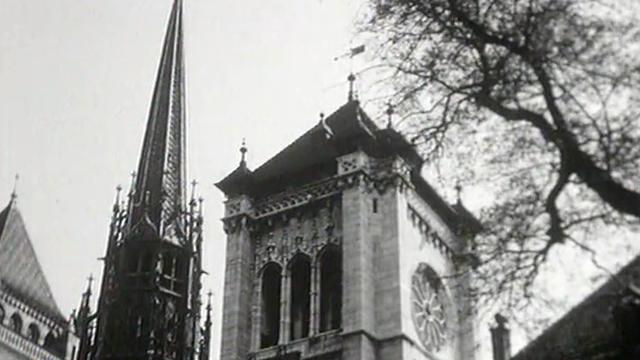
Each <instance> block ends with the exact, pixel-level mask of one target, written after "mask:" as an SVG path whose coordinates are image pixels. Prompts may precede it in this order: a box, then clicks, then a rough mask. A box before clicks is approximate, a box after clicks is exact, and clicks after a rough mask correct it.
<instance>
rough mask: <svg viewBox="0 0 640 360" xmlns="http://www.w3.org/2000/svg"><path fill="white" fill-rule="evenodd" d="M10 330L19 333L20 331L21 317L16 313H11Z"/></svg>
mask: <svg viewBox="0 0 640 360" xmlns="http://www.w3.org/2000/svg"><path fill="white" fill-rule="evenodd" d="M10 326H11V330H13V331H14V332H16V333H18V334H20V333H22V318H21V317H20V315H18V314H13V315H11V323H10Z"/></svg>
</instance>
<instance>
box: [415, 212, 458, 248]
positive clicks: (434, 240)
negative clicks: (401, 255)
mask: <svg viewBox="0 0 640 360" xmlns="http://www.w3.org/2000/svg"><path fill="white" fill-rule="evenodd" d="M407 213H408V215H409V219H410V220H411V223H412V224H413V226H414V227H416V228H418V230H419V231H420V233H422V234H423V236H422V240H421V241H422V243H421V244H420V248H422V247H423V246H424V245H425V244H428V243H430V244H431V245H433V246H434V247H435V248H436V249H438V251H440V252H441V253H442V254H444V255H445V256H447V257H448V258H450V259H451V258H453V256H454V254H455V252H454V251H453V249H452V248H451V247H450V246H449V244H447V242H446V241H444V240H443V239H442V236H440V235H439V234H438V233H437V232H436V231H435V230H434V229H433V227H432V226H431V225H430V224H429V222H428V221H427V220H426V219H425V218H424V217H423V216H422V215H421V214H419V213H418V211H417V210H416V209H414V208H413V207H412V206H411V205H408V206H407Z"/></svg>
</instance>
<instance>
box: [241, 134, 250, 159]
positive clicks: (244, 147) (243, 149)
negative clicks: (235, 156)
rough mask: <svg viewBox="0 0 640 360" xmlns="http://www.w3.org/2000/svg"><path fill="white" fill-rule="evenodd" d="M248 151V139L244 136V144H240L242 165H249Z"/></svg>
mask: <svg viewBox="0 0 640 360" xmlns="http://www.w3.org/2000/svg"><path fill="white" fill-rule="evenodd" d="M247 151H249V149H247V140H246V139H245V138H242V146H240V165H242V166H246V165H247Z"/></svg>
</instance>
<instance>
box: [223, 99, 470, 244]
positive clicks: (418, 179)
mask: <svg viewBox="0 0 640 360" xmlns="http://www.w3.org/2000/svg"><path fill="white" fill-rule="evenodd" d="M358 149H361V150H363V151H365V152H366V153H367V154H369V155H370V156H372V157H386V156H388V155H389V154H396V155H398V156H400V157H402V158H403V159H404V160H405V161H406V162H407V163H408V164H409V165H410V166H411V168H412V171H411V182H412V184H413V186H414V187H415V190H416V192H417V193H418V194H419V195H420V196H421V197H422V198H423V199H424V200H425V201H427V202H428V203H429V205H430V206H432V207H433V208H434V209H435V210H436V212H438V214H439V215H440V216H441V217H442V218H443V219H444V220H445V221H446V222H447V223H448V224H449V225H450V226H451V227H453V228H459V227H460V226H468V227H469V230H470V231H471V232H474V233H475V232H477V231H478V230H479V228H480V225H479V222H478V220H477V219H476V218H475V217H473V215H472V214H471V213H470V212H468V211H467V210H466V209H464V208H463V207H462V205H461V204H460V205H459V206H458V207H455V206H452V205H450V204H448V203H447V202H446V201H445V200H444V199H443V198H442V197H441V196H440V195H439V194H438V193H437V192H436V191H435V189H434V188H433V187H432V186H431V185H430V184H429V183H428V182H427V181H426V180H425V179H424V177H422V175H421V169H422V165H423V160H422V158H421V156H420V155H419V154H418V152H417V151H416V149H415V147H414V146H413V145H411V144H410V143H409V142H408V141H407V140H406V139H405V138H404V136H403V135H402V134H400V133H399V132H397V131H396V130H394V129H392V128H386V129H384V128H382V129H381V128H379V127H378V126H377V125H376V124H375V122H374V121H372V120H371V118H370V117H369V116H368V115H367V114H366V113H365V111H364V110H363V109H362V107H361V106H360V102H359V101H358V100H350V101H348V102H347V103H346V104H344V105H342V106H341V107H340V108H338V109H337V110H336V111H335V112H333V113H332V114H331V115H329V116H328V117H326V118H324V119H322V120H321V121H320V122H318V123H317V124H316V125H314V126H313V127H311V129H309V130H308V131H307V132H305V133H304V134H302V135H301V136H300V137H298V138H297V139H296V140H295V141H293V142H292V143H291V144H290V145H289V146H287V147H285V148H284V149H283V150H282V151H280V152H279V153H277V154H276V155H275V156H273V157H272V158H271V159H269V160H267V161H266V162H265V163H264V164H262V165H261V166H260V167H258V168H257V169H255V170H254V171H251V170H249V169H248V168H247V167H246V164H245V163H244V162H241V164H240V166H238V168H236V169H235V170H234V171H233V172H231V173H230V174H229V175H228V176H227V177H225V178H224V179H223V180H221V181H220V182H218V183H217V184H216V186H217V187H218V188H219V189H220V190H222V191H223V192H224V193H225V194H226V195H227V196H234V195H237V194H246V195H250V196H252V197H256V198H260V197H263V196H268V195H270V194H273V193H277V192H279V191H283V190H285V189H287V188H289V187H291V186H296V185H302V184H304V183H305V182H309V181H313V180H317V179H316V178H317V176H318V173H323V174H325V175H327V176H331V175H335V173H336V171H337V169H336V161H335V159H336V158H338V157H339V156H342V155H345V154H349V153H352V152H354V151H356V150H358ZM461 207H462V208H461Z"/></svg>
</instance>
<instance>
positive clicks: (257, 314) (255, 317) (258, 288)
mask: <svg viewBox="0 0 640 360" xmlns="http://www.w3.org/2000/svg"><path fill="white" fill-rule="evenodd" d="M253 294H254V296H253V311H252V316H251V339H252V341H251V351H257V350H259V349H260V330H261V329H260V327H261V326H262V309H261V306H262V276H258V277H256V279H255V287H254V289H253Z"/></svg>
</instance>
